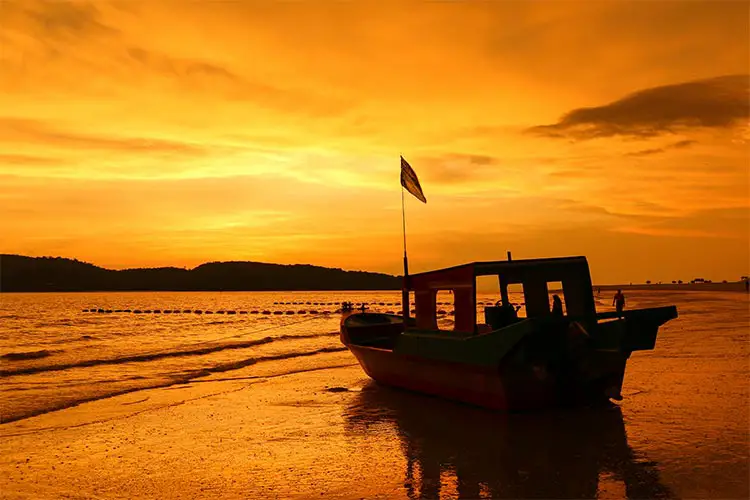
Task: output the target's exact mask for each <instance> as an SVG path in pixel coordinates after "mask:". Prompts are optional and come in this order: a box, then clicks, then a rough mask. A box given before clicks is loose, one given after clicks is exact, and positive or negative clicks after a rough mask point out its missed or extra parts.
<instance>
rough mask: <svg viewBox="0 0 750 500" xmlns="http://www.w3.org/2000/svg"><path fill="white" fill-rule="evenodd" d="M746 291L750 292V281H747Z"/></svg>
mask: <svg viewBox="0 0 750 500" xmlns="http://www.w3.org/2000/svg"><path fill="white" fill-rule="evenodd" d="M745 291H746V292H750V280H745Z"/></svg>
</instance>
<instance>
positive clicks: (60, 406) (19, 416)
mask: <svg viewBox="0 0 750 500" xmlns="http://www.w3.org/2000/svg"><path fill="white" fill-rule="evenodd" d="M327 335H335V334H333V333H330V334H327ZM310 336H312V337H315V336H322V335H310ZM288 337H292V338H300V336H297V337H293V336H288ZM347 349H348V348H347V347H345V346H339V347H323V348H321V349H315V350H313V351H302V352H290V353H286V354H277V355H270V356H260V357H257V358H248V359H244V360H241V361H236V362H233V363H223V364H220V365H217V366H214V367H211V368H205V369H201V370H195V371H191V372H187V373H184V374H181V375H180V376H177V377H174V378H173V379H172V380H170V381H169V382H166V383H164V382H162V383H152V384H148V385H144V386H140V387H129V388H127V389H121V390H117V391H113V392H111V393H107V394H98V395H95V396H91V397H83V398H79V399H75V400H68V401H57V402H55V403H54V404H52V405H50V406H47V407H45V408H36V409H34V410H31V411H26V412H19V413H16V414H12V413H7V414H5V415H3V417H2V419H0V424H8V423H11V422H16V421H18V420H23V419H26V418H31V417H35V416H38V415H43V414H45V413H50V412H53V411H58V410H64V409H66V408H72V407H74V406H78V405H80V404H83V403H88V402H91V401H98V400H101V399H107V398H111V397H115V396H121V395H123V394H129V393H131V392H136V391H143V390H148V389H165V388H169V387H172V386H178V385H184V384H188V383H190V382H192V381H193V379H196V378H201V377H206V376H208V375H211V374H213V373H222V372H227V371H230V370H236V369H239V368H244V367H246V366H250V365H254V364H256V363H261V362H266V361H279V360H284V359H290V358H300V357H307V356H314V355H316V354H324V353H331V352H340V351H346V350H347ZM338 366H339V365H335V366H328V367H317V368H314V369H302V370H297V371H300V372H304V371H311V370H317V369H326V368H336V367H338ZM291 373H295V371H289V372H286V373H284V374H281V375H288V374H291ZM276 376H279V375H276ZM272 377H274V375H268V376H259V377H251V378H259V379H263V378H272ZM220 380H221V379H219V380H217V382H218V381H220ZM44 430H49V428H45V429H35V430H31V431H24V432H20V433H14V434H5V435H4V436H3V437H11V436H17V435H24V434H32V433H37V432H39V431H44Z"/></svg>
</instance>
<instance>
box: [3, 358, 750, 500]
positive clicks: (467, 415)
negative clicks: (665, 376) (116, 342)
mask: <svg viewBox="0 0 750 500" xmlns="http://www.w3.org/2000/svg"><path fill="white" fill-rule="evenodd" d="M308 361H310V362H309V363H307V365H306V366H305V367H296V368H295V367H291V366H287V367H285V370H286V371H296V370H306V371H301V372H297V373H289V374H285V375H279V372H278V367H274V368H273V369H270V367H268V368H269V369H263V368H261V369H258V367H254V369H253V370H239V371H236V372H232V374H231V376H228V377H214V378H213V380H208V379H207V380H206V381H204V382H201V383H192V384H191V385H188V386H177V387H174V388H170V389H153V390H147V391H141V392H138V393H134V394H128V395H123V396H118V397H114V398H110V399H106V400H100V401H95V402H91V403H85V404H83V405H80V406H78V407H75V408H70V409H67V410H63V411H61V412H57V413H51V414H47V415H42V416H39V417H34V418H31V419H27V420H24V421H20V422H16V423H11V424H8V425H5V426H3V428H2V435H1V438H2V458H1V459H0V471H2V475H1V477H2V479H0V481H1V483H0V492H2V497H3V498H35V499H36V498H101V497H104V498H363V497H364V498H438V497H441V498H457V497H461V498H480V497H484V498H495V497H503V498H594V497H597V498H623V497H628V498H671V497H703V498H706V497H714V498H743V495H746V494H747V487H746V486H743V484H744V485H746V481H747V468H746V464H745V466H744V468H743V463H742V460H741V457H737V456H734V457H733V456H732V455H731V452H732V450H723V451H724V456H723V457H712V456H710V455H705V453H706V452H710V451H711V450H710V448H711V445H710V443H702V444H703V445H705V446H704V449H703V450H698V449H696V448H699V447H700V446H701V443H690V444H689V445H688V443H684V442H681V438H680V436H679V433H677V435H676V434H675V433H674V431H670V430H669V429H668V427H669V422H660V423H658V424H656V425H649V424H655V423H654V422H644V421H643V417H644V416H643V415H641V416H640V417H639V416H638V413H642V411H643V409H642V408H639V407H641V406H642V404H643V402H644V401H639V394H638V393H637V390H636V392H635V393H634V391H633V390H632V389H631V390H630V391H629V392H630V394H626V400H627V399H629V400H630V402H625V404H624V405H623V410H621V409H620V408H619V407H617V406H614V405H613V406H612V407H609V408H594V409H576V410H558V411H554V412H545V413H536V414H520V415H510V416H509V415H500V414H495V413H491V412H486V411H483V410H481V409H475V408H471V407H467V406H464V405H459V404H453V403H450V402H446V401H442V400H439V399H436V398H430V397H426V396H421V395H416V394H410V393H406V392H402V391H398V390H393V389H388V388H384V387H380V386H378V385H376V384H374V383H372V382H370V381H369V380H368V379H367V378H366V377H365V376H363V374H362V372H361V370H360V368H359V366H355V365H351V362H352V358H351V357H350V356H349V355H348V354H347V353H331V354H327V355H325V356H321V357H320V358H319V359H316V360H308ZM337 365H338V367H336V368H330V366H337ZM640 399H645V398H640ZM633 401H635V404H633ZM665 404H669V403H668V402H665ZM628 406H632V407H634V408H632V409H629V408H628ZM639 410H640V411H639ZM639 418H640V419H641V421H640V422H638V419H639ZM630 419H632V420H633V421H634V423H635V425H634V426H631V427H628V432H627V433H626V424H625V422H626V421H628V420H630ZM714 431H715V432H731V429H725V430H720V429H714ZM707 437H708V436H707ZM634 442H635V443H634ZM673 447H678V448H684V450H683V451H684V453H683V455H682V456H681V459H680V460H677V461H676V462H675V461H674V460H672V459H673V458H674V455H673V454H674V452H675V450H673V449H672V448H673ZM735 451H737V450H735ZM740 451H741V450H740ZM696 452H700V453H701V458H698V460H695V457H694V456H693V455H694V454H695V453H696ZM661 456H663V457H669V459H670V460H671V463H666V464H665V463H660V462H659V461H658V459H659V457H661ZM716 459H720V460H723V465H722V467H719V469H723V471H722V470H718V469H717V470H709V468H710V467H712V466H713V465H712V463H713V462H714V460H716ZM732 462H734V463H732ZM726 472H729V473H730V474H729V475H724V473H726Z"/></svg>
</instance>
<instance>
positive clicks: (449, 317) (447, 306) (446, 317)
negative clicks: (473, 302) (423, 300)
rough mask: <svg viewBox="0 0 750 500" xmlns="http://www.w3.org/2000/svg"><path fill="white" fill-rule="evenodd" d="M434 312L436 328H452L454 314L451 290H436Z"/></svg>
mask: <svg viewBox="0 0 750 500" xmlns="http://www.w3.org/2000/svg"><path fill="white" fill-rule="evenodd" d="M435 312H436V314H437V327H438V330H453V326H454V325H455V321H454V317H455V316H454V315H455V314H456V312H455V308H454V304H453V291H452V290H438V292H437V295H436V296H435Z"/></svg>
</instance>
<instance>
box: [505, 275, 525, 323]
mask: <svg viewBox="0 0 750 500" xmlns="http://www.w3.org/2000/svg"><path fill="white" fill-rule="evenodd" d="M508 298H509V299H510V303H511V304H513V305H514V306H515V307H516V309H518V312H517V313H516V314H517V315H518V317H519V318H525V317H526V299H525V294H524V290H523V284H522V283H511V284H509V285H508ZM519 307H520V309H519Z"/></svg>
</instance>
